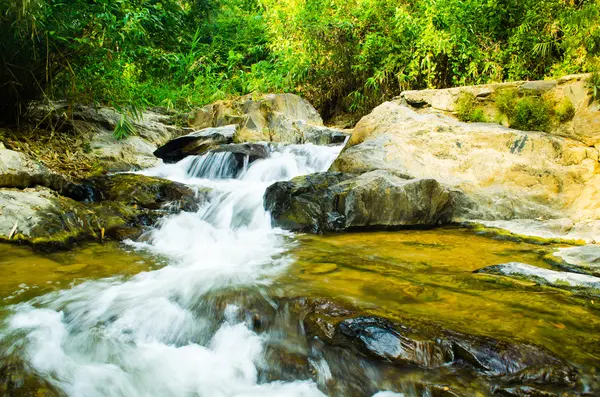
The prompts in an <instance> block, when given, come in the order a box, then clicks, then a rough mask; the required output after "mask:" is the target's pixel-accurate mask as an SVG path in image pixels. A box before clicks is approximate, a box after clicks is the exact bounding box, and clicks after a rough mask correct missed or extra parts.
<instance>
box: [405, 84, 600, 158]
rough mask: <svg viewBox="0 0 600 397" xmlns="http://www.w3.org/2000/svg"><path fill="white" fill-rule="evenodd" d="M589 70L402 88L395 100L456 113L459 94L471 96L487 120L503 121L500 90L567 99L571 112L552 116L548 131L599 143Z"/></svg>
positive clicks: (599, 116) (598, 110)
mask: <svg viewBox="0 0 600 397" xmlns="http://www.w3.org/2000/svg"><path fill="white" fill-rule="evenodd" d="M590 76H591V75H590V74H578V75H569V76H563V77H561V78H560V79H558V80H541V81H512V82H507V83H493V84H483V85H476V86H464V87H454V88H446V89H439V90H436V89H429V90H416V91H404V92H402V93H401V94H400V96H399V97H398V98H397V100H398V101H400V102H402V103H405V104H406V105H408V106H410V107H412V108H414V109H417V110H419V111H421V112H427V113H435V112H441V113H445V114H456V113H457V111H458V110H459V108H460V106H459V103H460V100H461V97H462V96H463V95H465V94H466V95H469V96H470V97H471V98H474V100H475V103H476V105H477V107H478V108H480V109H481V110H482V111H483V113H484V114H485V115H486V117H487V119H489V120H500V121H502V122H503V123H505V124H506V125H508V123H507V118H506V115H503V114H502V112H501V111H500V110H499V109H498V104H497V103H496V95H497V94H499V93H501V92H502V91H505V92H506V91H508V90H510V91H514V92H515V93H518V94H519V95H526V96H536V97H544V98H545V99H546V101H547V102H548V103H552V102H554V103H555V104H559V103H561V102H563V103H564V101H568V102H569V103H570V104H571V105H572V106H573V111H574V115H573V117H572V118H571V119H568V120H564V119H563V120H556V122H555V123H553V124H552V125H551V126H550V127H549V128H548V132H549V133H551V134H553V135H558V136H563V137H567V138H572V139H574V140H577V141H580V142H582V143H584V144H585V145H587V146H595V145H598V144H600V108H599V107H598V104H597V103H595V101H594V100H593V99H592V97H591V93H592V92H591V90H590V89H589V88H588V80H589V78H590Z"/></svg>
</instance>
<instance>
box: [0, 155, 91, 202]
mask: <svg viewBox="0 0 600 397" xmlns="http://www.w3.org/2000/svg"><path fill="white" fill-rule="evenodd" d="M34 186H45V187H48V188H50V189H52V190H55V191H57V192H59V193H61V194H63V195H65V196H68V197H72V198H74V199H75V200H78V201H83V200H86V199H87V198H88V192H87V189H86V188H85V186H83V185H81V184H79V183H75V182H73V181H71V180H70V179H69V178H67V177H65V176H64V175H61V174H58V173H56V172H53V171H51V170H50V169H48V168H47V167H46V166H45V165H43V164H42V163H40V162H38V161H35V160H33V159H31V158H30V157H28V156H27V155H26V154H25V153H21V152H16V151H13V150H8V149H1V148H0V188H19V189H24V188H28V187H34Z"/></svg>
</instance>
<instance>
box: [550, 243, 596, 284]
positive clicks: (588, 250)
mask: <svg viewBox="0 0 600 397" xmlns="http://www.w3.org/2000/svg"><path fill="white" fill-rule="evenodd" d="M554 256H555V257H558V258H561V259H562V260H563V262H564V263H562V264H561V265H562V266H561V267H564V268H566V269H567V270H569V271H572V272H576V273H585V274H590V275H594V276H599V277H600V246H598V245H585V246H582V247H570V248H559V249H558V252H555V253H554Z"/></svg>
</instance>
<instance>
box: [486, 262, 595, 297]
mask: <svg viewBox="0 0 600 397" xmlns="http://www.w3.org/2000/svg"><path fill="white" fill-rule="evenodd" d="M476 272H477V273H487V274H497V275H502V276H514V277H520V278H525V279H527V280H532V281H535V282H536V283H538V284H542V285H549V286H552V287H557V288H563V289H572V290H584V291H587V292H590V293H593V294H595V295H598V294H600V277H594V276H589V275H586V274H579V273H570V272H559V271H555V270H550V269H544V268H541V267H536V266H531V265H527V264H525V263H518V262H510V263H503V264H501V265H494V266H488V267H485V268H483V269H479V270H477V271H476ZM594 290H595V291H594Z"/></svg>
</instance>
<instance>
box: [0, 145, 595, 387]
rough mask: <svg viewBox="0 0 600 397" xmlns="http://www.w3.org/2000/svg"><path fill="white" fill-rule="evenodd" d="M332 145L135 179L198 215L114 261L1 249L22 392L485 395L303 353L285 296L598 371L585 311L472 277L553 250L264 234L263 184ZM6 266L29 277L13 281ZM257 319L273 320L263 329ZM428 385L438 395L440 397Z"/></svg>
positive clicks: (98, 250) (155, 233) (352, 360)
mask: <svg viewBox="0 0 600 397" xmlns="http://www.w3.org/2000/svg"><path fill="white" fill-rule="evenodd" d="M340 149H341V147H334V146H313V145H298V146H285V147H283V146H282V147H274V148H272V153H271V154H270V156H269V158H267V159H263V160H257V161H255V162H253V163H251V164H248V161H245V162H244V168H243V170H242V171H239V167H238V166H237V165H236V160H235V158H234V156H233V155H232V154H229V153H215V154H209V155H205V156H201V157H188V158H186V159H184V160H182V161H181V162H179V163H177V164H171V165H162V166H159V167H157V168H154V169H148V170H144V171H142V173H143V174H146V175H150V176H160V177H164V178H168V179H171V180H174V181H178V182H182V183H186V184H188V185H189V186H192V187H194V188H196V189H197V190H198V200H199V202H200V203H201V205H200V208H199V210H198V211H197V212H182V213H179V214H175V215H170V216H167V217H165V218H163V219H162V220H161V221H160V223H159V224H158V225H157V226H156V227H154V228H153V229H151V230H150V231H148V232H147V233H146V234H145V235H144V236H143V238H142V239H140V241H138V242H131V241H130V242H127V243H126V247H125V248H126V249H125V250H122V249H121V248H118V247H117V246H116V245H107V246H103V247H101V246H92V247H88V248H85V249H81V250H79V251H78V250H74V251H73V252H71V253H68V254H53V255H50V256H45V257H35V260H34V259H33V258H34V257H33V256H32V254H31V253H26V252H25V251H23V250H24V249H23V248H10V250H9V251H8V252H9V253H10V255H9V256H11V257H12V258H14V259H13V263H7V264H6V265H4V264H3V262H2V260H1V258H0V265H1V266H0V271H1V272H3V273H1V274H0V276H3V277H0V278H2V280H0V289H2V291H0V298H2V299H4V301H5V302H7V303H8V305H7V306H6V307H5V308H4V315H3V318H4V325H3V328H2V340H1V342H2V347H3V349H4V350H5V352H4V353H3V357H4V358H3V360H4V361H7V358H6V357H10V360H9V361H10V363H15V362H16V363H18V367H19V370H21V371H24V372H27V373H28V374H34V375H35V377H36V379H37V381H36V382H37V383H35V386H34V388H33V389H35V390H34V391H33V392H32V393H31V394H27V395H32V396H34V395H35V396H46V394H40V393H41V392H40V390H41V388H40V387H39V385H40V384H42V385H43V384H46V385H49V388H51V389H52V390H58V391H59V393H63V394H64V395H67V396H73V397H75V396H76V397H99V396H111V397H112V396H123V397H133V396H144V397H146V396H160V397H163V396H164V397H168V396H177V397H180V396H183V397H187V396H189V397H196V396H207V397H213V396H215V397H221V396H261V397H265V396H290V397H294V396H324V395H330V396H365V397H370V396H374V395H376V396H377V397H385V396H399V395H405V396H411V397H413V396H415V397H416V396H418V397H424V396H427V397H429V396H433V395H435V396H444V397H446V396H450V395H451V394H443V392H444V390H446V389H448V387H447V386H449V387H451V388H452V389H454V388H455V387H456V388H458V389H460V390H463V391H466V392H465V393H467V394H462V395H481V396H486V395H491V394H490V393H491V390H492V389H490V387H489V385H488V384H487V383H486V382H487V380H486V379H483V378H480V377H477V376H475V377H473V376H472V374H471V375H469V374H464V373H457V372H456V371H455V370H453V369H452V370H451V369H444V368H440V369H437V370H435V371H421V370H419V369H407V368H402V367H393V366H389V365H387V364H377V363H373V362H371V361H369V360H366V359H364V358H361V357H359V356H357V355H356V354H354V353H350V352H348V351H347V349H342V350H339V349H338V350H328V349H329V348H328V347H325V346H321V348H320V350H319V349H317V350H315V345H314V344H310V343H307V341H306V337H305V335H304V334H303V329H302V327H298V324H297V323H298V321H297V319H294V318H293V316H291V315H290V313H288V312H286V311H285V310H282V309H281V304H280V303H279V302H281V301H282V300H285V299H289V298H296V297H318V298H320V297H330V298H332V299H337V298H342V299H346V300H348V301H351V302H352V303H353V304H355V305H356V306H358V307H360V309H361V310H362V311H363V313H364V314H369V315H377V316H383V317H387V318H392V319H397V320H402V319H404V317H406V316H409V317H410V318H413V319H419V320H427V321H430V322H432V323H437V324H443V325H444V326H447V327H448V328H450V329H452V330H456V331H460V332H465V333H468V334H481V335H485V336H490V337H494V338H505V339H511V340H513V339H514V340H516V339H518V340H523V341H525V342H527V343H535V344H537V345H541V346H543V347H544V348H547V349H549V350H550V351H553V352H556V353H559V355H560V354H562V356H561V357H563V358H567V359H568V360H569V361H571V362H573V363H574V364H575V365H577V366H578V367H579V368H581V369H582V370H583V372H584V373H586V372H587V373H590V374H591V376H592V378H594V377H596V372H597V370H596V369H594V368H597V367H598V364H600V347H599V346H600V341H599V340H598V337H597V335H599V334H600V315H599V313H598V308H597V305H595V303H594V302H593V301H591V302H590V300H589V299H585V298H581V297H577V296H571V295H570V294H566V293H563V292H559V291H554V290H543V289H539V288H537V287H535V286H532V285H531V284H528V283H522V282H513V281H508V280H502V281H500V282H499V281H498V279H497V278H494V277H489V276H484V275H482V276H478V275H474V274H473V270H476V269H478V268H481V267H484V266H488V265H493V264H497V263H501V262H505V261H524V262H527V263H530V264H533V265H536V266H542V267H543V266H547V265H546V264H545V263H544V262H543V261H542V260H541V258H542V257H543V256H544V255H547V254H548V253H549V252H551V250H552V248H548V247H540V246H534V245H530V244H519V243H513V242H507V241H502V242H500V241H496V240H492V239H489V238H486V237H482V236H476V235H474V234H473V233H470V232H469V231H468V230H463V229H447V230H444V229H440V230H434V231H398V232H372V233H346V234H339V235H331V236H310V235H295V234H292V233H289V232H286V231H284V230H280V229H277V228H273V227H271V222H270V217H269V214H268V213H267V212H266V211H265V210H264V209H263V194H264V191H265V189H266V188H267V187H268V186H269V185H271V184H272V183H273V182H276V181H282V180H288V179H291V178H293V177H295V176H299V175H304V174H309V173H313V172H318V171H324V170H326V169H327V168H328V167H329V165H330V164H331V162H332V161H333V160H334V159H335V158H336V156H337V154H338V153H339V151H340ZM11 250H12V251H11ZM31 263H35V266H33V265H30V264H31ZM81 263H85V264H87V265H85V264H83V265H80V264H81ZM9 265H10V266H9ZM11 266H12V268H18V269H23V270H21V271H20V272H17V273H15V274H14V275H8V274H7V273H6V269H8V268H11ZM36 266H37V267H36ZM52 269H55V270H56V271H57V272H59V273H56V272H54V273H53V271H54V270H52ZM52 274H54V276H52ZM114 274H118V275H116V276H112V275H114ZM78 275H79V276H80V277H79V278H78ZM13 278H14V279H15V280H19V281H18V282H17V281H15V282H12V281H11V280H12V279H13ZM45 280H48V281H45ZM3 283H4V284H3ZM4 290H6V291H7V292H6V293H5V291H4ZM15 291H16V292H15ZM268 311H271V312H273V313H276V314H274V315H272V316H271V318H269V319H266V320H265V316H263V313H264V312H268ZM265 323H269V324H268V325H269V327H266V326H265ZM265 328H268V329H267V331H265ZM0 364H2V363H0ZM11 365H13V364H11ZM0 367H1V365H0ZM3 371H4V372H3ZM2 376H6V373H5V370H4V369H2V368H0V377H2ZM423 382H425V383H428V384H436V385H438V384H439V385H443V387H442V388H441V389H436V390H438V392H439V393H442V394H433V392H432V390H434V389H431V388H423V387H421V386H419V385H420V384H421V383H423ZM585 382H587V383H586V384H585V385H584V386H585V387H584V389H585V390H587V391H589V390H590V386H589V382H588V380H585ZM17 383H18V382H17ZM17 386H18V385H17ZM586 388H587V389H586ZM36 390H37V391H36ZM387 390H395V391H396V393H393V392H391V391H387ZM440 390H441V391H440ZM0 391H2V390H1V385H0ZM36 393H37V394H36ZM401 393H403V394H401ZM9 395H11V394H9ZM12 395H15V396H18V395H21V394H12ZM22 395H26V394H22ZM50 395H52V396H55V395H56V394H47V396H50ZM452 395H453V394H452Z"/></svg>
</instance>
